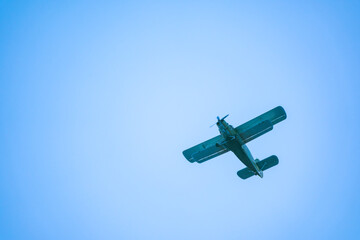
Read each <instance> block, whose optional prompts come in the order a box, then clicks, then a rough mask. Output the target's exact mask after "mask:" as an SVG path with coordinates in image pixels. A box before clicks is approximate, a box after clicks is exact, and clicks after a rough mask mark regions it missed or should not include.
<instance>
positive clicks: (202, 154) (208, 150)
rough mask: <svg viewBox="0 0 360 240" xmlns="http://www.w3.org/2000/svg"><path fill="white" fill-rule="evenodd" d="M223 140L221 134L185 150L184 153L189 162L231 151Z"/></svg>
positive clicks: (199, 161)
mask: <svg viewBox="0 0 360 240" xmlns="http://www.w3.org/2000/svg"><path fill="white" fill-rule="evenodd" d="M223 141H224V138H223V137H222V136H221V135H219V136H217V137H214V138H211V139H209V140H207V141H205V142H203V143H200V144H198V145H196V146H194V147H191V148H189V149H187V150H185V151H183V155H184V156H185V158H186V159H187V160H188V161H189V162H198V163H202V162H205V161H207V160H209V159H212V158H214V157H217V156H219V155H221V154H223V153H226V152H228V151H229V150H228V149H227V148H225V147H224V146H223V145H222V144H221V143H222V142H223Z"/></svg>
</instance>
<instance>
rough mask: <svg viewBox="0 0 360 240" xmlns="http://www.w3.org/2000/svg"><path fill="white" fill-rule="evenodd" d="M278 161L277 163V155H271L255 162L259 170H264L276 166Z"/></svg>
mask: <svg viewBox="0 0 360 240" xmlns="http://www.w3.org/2000/svg"><path fill="white" fill-rule="evenodd" d="M278 163H279V159H278V158H277V156H275V155H272V156H270V157H268V158H265V159H264V160H262V161H260V162H257V163H256V164H257V165H258V167H259V168H260V170H261V171H265V170H266V169H269V168H271V167H273V166H276V165H277V164H278Z"/></svg>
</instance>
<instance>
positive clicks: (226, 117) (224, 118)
mask: <svg viewBox="0 0 360 240" xmlns="http://www.w3.org/2000/svg"><path fill="white" fill-rule="evenodd" d="M227 116H229V114H227V115H226V116H225V117H223V118H222V119H220V118H219V116H217V117H216V118H217V120H218V121H217V122H216V123H214V124H213V125H211V126H210V127H213V126H214V125H215V124H217V123H218V122H220V121H222V120H224V119H225V118H227Z"/></svg>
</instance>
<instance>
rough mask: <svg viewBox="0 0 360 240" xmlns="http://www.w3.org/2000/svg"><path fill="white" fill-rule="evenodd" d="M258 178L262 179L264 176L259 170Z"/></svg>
mask: <svg viewBox="0 0 360 240" xmlns="http://www.w3.org/2000/svg"><path fill="white" fill-rule="evenodd" d="M259 176H260V177H261V178H263V176H264V174H263V172H262V171H261V170H260V171H259Z"/></svg>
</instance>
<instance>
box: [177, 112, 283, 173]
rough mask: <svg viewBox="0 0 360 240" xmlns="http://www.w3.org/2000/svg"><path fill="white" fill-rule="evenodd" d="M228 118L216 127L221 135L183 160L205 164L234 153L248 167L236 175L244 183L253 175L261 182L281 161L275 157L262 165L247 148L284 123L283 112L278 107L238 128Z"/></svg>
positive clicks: (191, 149)
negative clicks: (266, 171)
mask: <svg viewBox="0 0 360 240" xmlns="http://www.w3.org/2000/svg"><path fill="white" fill-rule="evenodd" d="M227 116H229V114H228V115H226V116H225V117H223V118H221V119H220V118H219V117H217V122H216V125H217V126H218V128H219V132H220V135H218V136H216V137H214V138H211V139H209V140H207V141H205V142H202V143H200V144H198V145H196V146H194V147H191V148H189V149H187V150H185V151H183V155H184V157H185V158H186V159H187V160H188V161H189V162H191V163H193V162H197V163H203V162H205V161H207V160H210V159H212V158H215V157H217V156H220V155H221V154H224V153H226V152H228V151H232V152H233V153H234V154H235V156H236V157H238V158H239V160H240V161H241V162H242V163H244V164H245V166H246V168H244V169H242V170H239V171H238V172H237V175H238V176H239V177H240V178H241V179H247V178H249V177H252V176H254V175H258V176H259V177H261V178H262V177H263V171H265V170H267V169H269V168H271V167H274V166H276V165H277V164H278V163H279V159H278V158H277V157H276V156H275V155H272V156H270V157H268V158H265V159H264V160H262V161H259V160H258V159H254V158H253V156H252V155H251V153H250V151H249V149H248V147H247V146H246V145H245V144H246V143H248V142H250V141H251V140H254V139H255V138H257V137H259V136H261V135H263V134H265V133H267V132H269V131H271V130H272V129H273V126H274V125H275V124H277V123H279V122H281V121H283V120H285V119H286V112H285V110H284V108H283V107H281V106H278V107H276V108H274V109H272V110H270V111H268V112H266V113H264V114H262V115H260V116H258V117H256V118H254V119H252V120H250V121H248V122H246V123H244V124H242V125H240V126H238V127H236V128H234V127H233V126H231V125H229V124H228V123H227V122H226V121H225V118H226V117H227ZM214 125H215V124H214Z"/></svg>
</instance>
